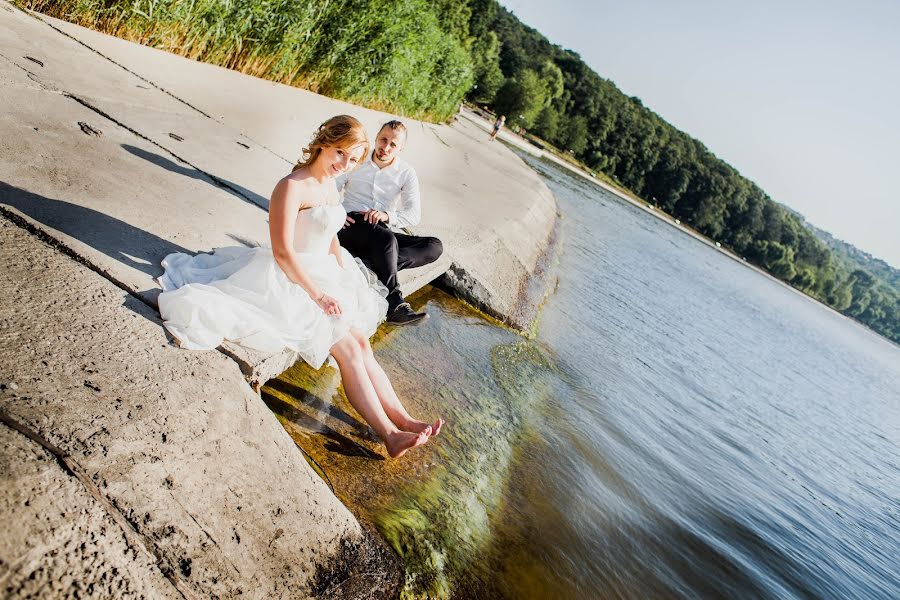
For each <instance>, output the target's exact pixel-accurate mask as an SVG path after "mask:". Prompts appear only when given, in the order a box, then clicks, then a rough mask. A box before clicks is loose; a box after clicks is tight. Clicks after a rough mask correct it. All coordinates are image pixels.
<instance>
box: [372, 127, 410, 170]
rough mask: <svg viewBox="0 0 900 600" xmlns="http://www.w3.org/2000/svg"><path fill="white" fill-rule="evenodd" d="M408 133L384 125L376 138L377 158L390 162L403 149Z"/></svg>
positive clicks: (380, 160)
mask: <svg viewBox="0 0 900 600" xmlns="http://www.w3.org/2000/svg"><path fill="white" fill-rule="evenodd" d="M405 142H406V133H405V132H403V131H399V130H396V129H391V128H390V127H382V128H381V131H379V132H378V137H377V138H376V139H375V160H377V161H378V162H380V163H389V162H391V161H392V160H394V157H395V156H397V154H399V153H400V151H401V150H403V144H404V143H405Z"/></svg>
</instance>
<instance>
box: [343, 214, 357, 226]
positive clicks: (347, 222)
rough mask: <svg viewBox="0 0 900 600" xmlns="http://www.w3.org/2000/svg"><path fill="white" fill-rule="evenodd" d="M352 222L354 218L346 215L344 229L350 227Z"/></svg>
mask: <svg viewBox="0 0 900 600" xmlns="http://www.w3.org/2000/svg"><path fill="white" fill-rule="evenodd" d="M354 223H356V219H354V218H353V217H351V216H350V215H347V218H346V219H344V229H347V228H348V227H350V226H351V225H353V224H354Z"/></svg>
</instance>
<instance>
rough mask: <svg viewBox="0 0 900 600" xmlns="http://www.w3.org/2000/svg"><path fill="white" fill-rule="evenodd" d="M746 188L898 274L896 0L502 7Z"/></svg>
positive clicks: (504, 0) (521, 3) (520, 3)
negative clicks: (696, 144)
mask: <svg viewBox="0 0 900 600" xmlns="http://www.w3.org/2000/svg"><path fill="white" fill-rule="evenodd" d="M500 2H501V4H502V5H503V6H505V7H506V8H507V9H508V10H511V11H512V12H513V13H515V15H516V16H517V17H518V18H519V20H521V21H522V22H524V23H525V24H526V25H529V26H530V27H533V28H534V29H536V30H538V31H539V32H541V33H542V34H543V35H544V36H545V37H546V38H547V39H549V40H550V42H552V43H554V44H557V45H559V46H562V47H564V48H568V49H571V50H574V51H575V52H577V53H578V54H580V55H581V58H582V59H583V60H584V61H585V62H586V63H587V64H588V65H590V66H591V67H592V68H593V69H594V71H596V72H597V73H598V74H599V75H600V76H601V77H604V78H606V79H609V80H611V81H612V82H613V83H615V84H616V85H617V86H618V87H619V89H621V90H622V91H623V92H625V93H626V94H628V95H629V96H637V97H639V98H640V99H641V100H642V101H643V102H644V105H645V106H647V107H648V108H650V109H651V110H653V111H654V112H656V113H657V114H659V115H660V116H661V117H662V118H664V119H665V120H666V121H668V122H669V123H671V124H672V125H674V126H675V127H677V128H679V129H681V130H683V131H685V132H687V133H689V134H690V135H692V136H694V137H695V138H697V139H699V140H700V141H702V142H703V143H704V144H705V145H706V146H707V147H708V148H709V149H710V150H711V151H712V152H714V153H715V154H716V155H717V156H719V157H720V158H722V159H723V160H725V161H726V162H728V163H729V164H731V165H732V166H733V167H735V168H736V169H737V170H738V171H740V172H741V174H743V175H744V176H745V177H748V178H749V179H751V180H753V181H755V182H756V183H757V185H759V186H760V187H761V188H762V189H763V190H765V191H766V192H767V193H768V194H769V195H770V196H771V197H772V198H773V199H774V200H775V201H777V202H781V203H782V204H785V205H787V206H790V207H791V208H794V209H795V210H797V211H799V212H800V213H802V214H803V215H804V216H806V218H807V219H808V220H809V221H810V222H811V223H813V224H814V225H816V226H817V227H820V228H822V229H825V230H826V231H829V232H831V233H832V234H834V235H835V236H836V237H838V238H841V239H843V240H845V241H848V242H850V243H852V244H853V245H855V246H856V247H858V248H861V249H862V250H865V251H867V252H870V253H872V254H873V255H875V256H877V257H878V258H881V259H884V260H886V261H887V262H889V263H891V264H892V265H893V266H894V267H900V192H898V178H900V175H896V173H898V171H900V169H898V165H897V163H898V162H900V0H882V1H875V0H860V1H858V2H847V1H842V2H834V1H831V0H822V1H812V0H798V1H794V0H784V1H782V2H775V1H771V0H759V1H757V2H746V1H743V2H735V1H732V0H722V1H718V2H716V1H712V0H684V1H683V2H666V1H662V0H659V1H652V0H630V1H626V2H622V1H616V2H612V1H609V0H595V1H580V0H556V1H555V2H545V1H540V0H500Z"/></svg>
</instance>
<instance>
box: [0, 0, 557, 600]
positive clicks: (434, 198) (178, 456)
mask: <svg viewBox="0 0 900 600" xmlns="http://www.w3.org/2000/svg"><path fill="white" fill-rule="evenodd" d="M0 19H3V27H2V28H0V40H2V42H3V48H4V55H5V57H6V58H7V60H6V61H5V62H3V63H2V64H0V77H2V78H3V83H4V88H5V91H6V93H7V96H8V98H9V99H10V103H9V106H10V110H9V111H7V112H6V113H4V114H3V115H0V130H2V131H3V132H4V135H3V136H2V140H0V145H2V148H3V151H2V155H3V156H8V157H19V158H13V159H12V160H7V161H4V162H2V163H0V175H2V182H3V183H2V184H0V205H2V206H0V209H2V211H0V212H2V214H0V232H2V234H3V236H4V239H6V240H7V243H6V244H5V246H4V253H5V254H4V258H5V264H9V265H10V269H7V271H6V272H5V273H4V277H6V280H5V283H6V287H7V289H15V290H17V298H16V301H15V304H13V303H12V302H5V303H3V304H2V305H0V322H2V323H4V330H5V331H8V332H10V335H8V336H5V337H4V338H3V339H2V341H0V344H2V345H0V352H2V353H3V356H4V362H3V366H2V371H0V383H2V386H0V392H2V396H3V399H4V406H3V408H2V409H0V410H2V415H3V417H4V418H3V423H4V425H3V426H2V427H0V436H2V437H3V440H4V442H5V446H4V447H5V448H6V450H4V452H3V453H0V460H2V461H3V463H4V466H5V467H7V468H6V471H7V472H9V473H10V476H9V479H8V482H9V484H10V485H8V486H5V489H4V493H3V494H2V495H0V500H2V502H0V515H2V516H3V518H4V521H5V522H10V523H11V524H12V526H11V527H10V528H9V530H8V531H7V533H6V535H5V540H4V541H5V542H7V544H6V548H7V549H6V550H0V552H2V554H0V560H2V564H4V565H10V566H9V567H8V568H6V570H5V571H3V573H2V576H3V577H4V578H5V579H6V581H8V582H9V584H10V585H9V587H10V589H12V590H13V592H11V594H12V597H17V595H27V594H28V593H31V591H33V590H34V589H35V588H34V587H33V586H34V585H44V586H47V587H46V588H44V589H46V590H51V591H53V590H55V592H57V593H64V592H65V591H66V588H65V585H67V584H66V583H65V582H69V583H68V585H77V586H79V587H82V588H87V587H89V586H93V587H94V590H95V593H107V592H108V593H110V594H111V595H115V594H116V593H122V592H121V590H126V591H128V592H129V593H133V594H134V595H137V596H141V595H154V596H158V597H166V598H168V597H208V596H213V595H215V596H219V597H230V596H235V595H243V594H246V593H247V592H252V593H251V595H253V596H254V597H267V598H269V597H271V598H279V597H281V598H293V597H298V596H316V595H320V594H330V593H341V594H348V596H347V597H370V596H377V597H390V596H391V594H392V593H393V591H392V590H393V589H396V587H395V584H394V583H391V582H392V581H393V582H396V575H397V572H398V571H397V569H398V568H399V567H397V564H396V563H395V562H392V561H390V560H388V558H386V557H389V556H390V555H391V554H390V551H389V552H388V554H384V548H385V547H384V545H383V540H382V541H379V540H373V539H372V537H371V536H372V534H371V532H369V533H367V532H366V531H365V530H364V528H363V527H362V526H361V525H360V523H359V522H358V521H357V520H356V519H355V518H354V517H353V516H352V514H350V513H349V511H348V510H347V509H346V507H345V506H344V505H343V504H341V503H340V502H339V501H338V500H337V498H336V497H335V496H334V494H333V493H332V492H331V490H330V489H329V488H328V487H327V485H326V483H325V482H324V481H323V480H322V479H321V478H320V477H319V476H318V475H317V474H316V473H315V472H314V471H313V469H312V468H311V467H310V466H309V464H308V463H307V461H306V459H305V458H304V457H303V455H302V454H301V453H300V451H299V450H298V449H297V448H296V446H295V445H294V443H293V441H292V440H291V439H290V437H289V436H288V434H287V432H286V431H285V430H284V428H283V427H282V426H281V424H280V423H279V422H278V421H277V419H276V418H275V416H274V415H273V414H272V413H271V411H269V409H268V407H266V406H265V404H264V403H263V402H262V400H261V399H260V397H259V395H258V394H256V393H254V392H253V391H251V386H253V387H255V388H258V386H259V385H261V384H262V383H263V382H265V381H266V380H267V379H268V378H269V377H272V376H274V375H277V374H278V372H280V371H278V369H280V368H281V366H280V365H279V364H278V361H279V360H282V361H287V362H291V363H292V362H293V360H292V359H291V357H290V356H286V357H285V356H282V357H280V358H278V357H276V358H275V359H274V360H273V359H272V357H258V356H249V355H246V354H238V353H237V352H234V353H232V352H231V349H230V348H228V347H223V348H221V349H220V351H219V352H197V353H195V352H189V351H185V350H181V349H178V348H176V347H175V346H174V345H173V344H172V341H171V339H170V338H169V337H168V336H167V335H166V334H165V332H164V330H163V329H162V327H161V323H160V321H159V315H158V314H157V313H156V310H155V307H156V302H155V301H156V297H157V296H158V293H159V288H158V285H157V284H156V283H155V281H154V280H153V277H155V276H156V275H158V274H159V273H160V272H161V269H160V268H159V266H158V265H159V261H160V260H161V259H162V258H163V257H164V256H165V255H166V254H168V253H171V252H179V251H180V252H197V251H208V250H209V249H211V248H215V247H220V246H226V245H234V244H235V243H239V244H254V243H260V241H264V240H266V239H267V235H268V227H267V223H266V218H265V214H266V213H265V210H264V208H263V207H264V206H265V204H266V197H267V196H268V192H269V190H270V189H271V186H272V185H274V182H275V181H277V180H278V179H280V177H281V176H282V175H283V174H284V173H285V172H287V171H288V170H289V169H290V165H291V164H292V158H291V157H292V156H294V155H295V154H297V153H298V151H299V148H300V146H301V145H302V144H303V142H304V141H305V140H306V139H308V136H309V133H310V132H311V131H312V130H313V129H314V128H315V126H317V125H318V123H320V122H321V121H322V120H324V118H327V117H329V116H331V115H333V114H338V113H342V112H349V113H351V114H354V115H355V116H357V117H359V118H360V119H361V120H362V121H363V123H364V124H365V125H366V126H367V128H368V129H369V131H372V130H374V129H375V128H376V127H377V126H378V125H379V124H380V123H381V122H383V121H384V120H387V119H388V118H390V117H393V115H386V114H384V113H379V112H377V111H372V110H368V109H363V108H360V107H355V106H352V105H349V104H347V103H344V102H340V101H336V100H332V99H328V98H324V97H321V96H318V95H316V94H312V93H311V92H306V91H304V90H299V89H296V88H290V87H288V86H284V85H280V84H273V83H272V82H268V81H263V80H258V79H255V78H252V77H249V76H245V75H241V74H239V73H236V72H232V71H228V70H226V69H222V68H219V67H213V66H210V65H206V64H202V63H196V62H194V61H190V60H188V59H184V58H181V57H177V56H174V55H169V54H166V53H164V52H161V51H158V50H154V49H151V48H146V47H143V46H138V45H135V44H132V43H130V42H125V41H123V40H119V39H117V38H111V37H109V36H105V35H104V34H99V33H97V32H94V31H91V30H86V29H83V28H80V27H78V26H75V25H72V24H69V23H65V22H62V21H57V20H55V19H51V18H49V17H45V16H43V15H40V14H35V13H27V12H24V11H22V10H20V9H18V8H15V7H14V6H12V5H11V4H10V3H9V2H7V1H6V0H0ZM148 84H151V85H148ZM407 124H408V126H409V135H410V145H409V148H408V149H407V152H406V154H405V157H406V158H407V160H409V162H410V163H412V164H413V165H414V166H415V167H416V169H417V171H418V172H419V177H420V181H421V182H422V192H423V198H424V199H425V204H424V206H423V208H424V215H423V222H422V225H421V227H419V228H417V229H416V231H417V232H419V233H427V234H430V235H436V236H438V237H440V238H441V239H442V240H444V241H445V248H446V257H445V258H443V260H442V261H439V262H438V263H436V264H434V265H433V266H432V267H431V268H430V269H429V268H427V267H426V268H423V269H420V270H416V271H418V272H406V273H404V275H405V277H404V279H403V282H402V283H403V287H404V292H405V293H407V294H408V293H411V292H412V291H413V290H415V289H418V288H419V287H421V286H423V285H424V284H426V283H428V282H430V281H431V280H433V279H435V278H436V277H438V276H439V275H441V274H442V273H444V272H445V271H446V270H447V269H449V268H450V266H451V265H454V266H455V267H456V268H457V269H459V270H460V272H461V273H464V274H465V276H466V278H467V279H466V280H467V281H474V282H477V283H478V285H479V286H480V287H479V289H478V290H477V296H476V298H479V299H480V301H483V302H484V304H485V306H486V307H489V308H490V309H491V311H492V312H494V313H496V314H498V315H501V316H503V317H504V319H509V320H512V321H515V320H516V319H519V320H520V321H521V322H526V319H525V318H524V317H521V316H519V313H520V312H521V311H523V308H522V304H523V303H527V302H528V301H529V299H530V298H533V297H535V296H534V293H533V292H532V289H533V288H534V289H541V281H542V280H541V278H540V276H541V274H542V272H543V271H542V269H543V267H541V265H542V264H544V263H545V262H549V261H552V253H553V250H552V246H551V245H550V241H551V236H552V232H553V230H554V228H555V227H557V222H558V220H557V216H556V203H555V200H554V198H553V196H552V194H551V193H550V191H549V189H548V188H547V187H546V185H544V184H543V181H542V180H541V179H540V177H539V175H537V174H536V173H535V172H534V171H533V170H532V169H531V168H530V167H528V166H527V165H526V164H525V163H524V162H523V161H522V160H521V159H520V158H519V157H517V156H516V155H515V154H514V153H513V152H511V151H510V150H508V149H507V148H505V147H504V146H502V145H499V144H498V145H487V144H485V143H483V141H482V140H480V139H477V138H476V137H475V132H476V131H477V127H475V126H474V125H472V124H471V123H468V122H466V121H460V122H458V123H456V124H454V125H450V126H447V125H432V124H428V123H420V122H416V121H412V120H407ZM12 267H15V268H12ZM544 290H546V286H544ZM541 293H545V292H541ZM528 322H529V323H530V321H528ZM526 324H527V323H526ZM23 350H24V351H23ZM232 354H235V355H234V356H232ZM245 359H246V360H245ZM260 359H262V362H260ZM241 360H245V363H244V364H243V365H242V364H241V363H240V361H241ZM265 360H269V361H270V362H269V363H268V366H267V367H266V368H267V369H269V372H270V373H271V374H267V373H266V371H265V370H264V369H262V368H261V365H263V363H264V362H265ZM240 367H243V369H242V368H240ZM285 368H286V367H285ZM282 370H283V369H282ZM242 371H243V372H242ZM274 371H277V372H274ZM254 377H255V379H254ZM248 381H249V382H250V384H251V386H248V385H247V382H248ZM10 423H15V424H16V427H11V426H10V425H9V424H10ZM21 431H28V432H30V433H29V435H28V436H25V437H23V436H22V433H21ZM48 452H49V454H48ZM70 464H71V465H76V467H75V470H74V471H73V469H72V468H66V466H65V465H70ZM36 473H47V474H48V475H47V477H51V478H54V481H57V483H56V484H55V485H56V486H57V489H60V490H63V494H64V496H65V497H68V498H70V499H71V507H74V508H73V510H75V511H76V513H77V514H75V513H72V512H71V510H70V511H66V510H63V511H57V510H56V508H55V507H54V505H53V503H54V502H55V500H54V497H53V495H52V494H51V493H50V489H52V488H47V486H46V484H44V483H42V480H41V479H40V477H39V476H38V475H36ZM78 474H81V475H80V476H76V475H78ZM78 511H80V512H78ZM49 514H52V515H54V516H52V517H47V518H48V519H49V520H50V522H49V524H44V520H45V516H46V515H49ZM56 514H60V516H59V517H56V516H55V515H56ZM79 515H81V516H79ZM84 515H89V517H90V518H88V517H85V516H84ZM54 536H56V537H54ZM59 536H63V537H64V538H65V539H67V540H69V542H67V543H66V544H65V545H64V546H63V547H62V548H61V549H60V548H58V547H57V546H56V545H54V544H55V542H54V541H53V540H54V539H58V538H59ZM119 539H124V540H126V541H125V542H124V543H125V545H126V546H125V551H124V552H123V551H122V546H121V544H120V543H119V542H118V541H116V540H119ZM23 552H27V553H28V555H29V556H31V557H32V558H33V560H29V561H25V562H22V561H20V560H19V558H20V556H21V553H23ZM123 556H124V557H126V558H122V557H123ZM131 556H134V557H136V558H134V559H130V558H127V557H131ZM366 557H368V558H366ZM30 582H34V583H30ZM30 586H31V587H30ZM60 586H63V587H60ZM113 586H118V587H117V588H116V587H113ZM392 586H393V587H392ZM350 588H352V589H350ZM116 589H118V590H119V592H115V591H114V590H116ZM376 590H377V591H376ZM126 595H127V593H126Z"/></svg>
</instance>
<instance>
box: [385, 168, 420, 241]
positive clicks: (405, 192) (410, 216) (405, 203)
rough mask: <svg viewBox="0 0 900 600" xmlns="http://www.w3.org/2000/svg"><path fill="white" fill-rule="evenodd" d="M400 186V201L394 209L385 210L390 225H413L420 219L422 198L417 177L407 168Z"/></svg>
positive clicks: (400, 226) (398, 226)
mask: <svg viewBox="0 0 900 600" xmlns="http://www.w3.org/2000/svg"><path fill="white" fill-rule="evenodd" d="M404 175H405V177H404V180H403V183H402V184H401V186H400V202H399V204H398V206H397V208H396V210H388V211H385V212H386V213H387V215H388V225H390V226H391V227H397V228H402V227H413V226H415V225H418V224H419V221H421V220H422V199H421V197H420V195H419V177H418V176H417V175H416V172H415V171H414V170H413V169H411V168H407V169H406V172H405V173H404Z"/></svg>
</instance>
